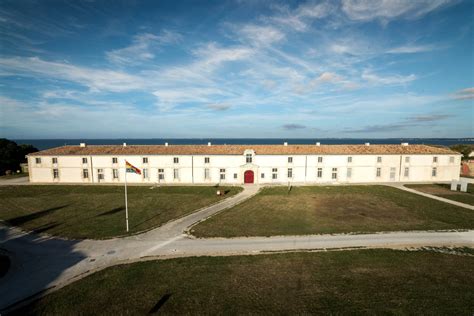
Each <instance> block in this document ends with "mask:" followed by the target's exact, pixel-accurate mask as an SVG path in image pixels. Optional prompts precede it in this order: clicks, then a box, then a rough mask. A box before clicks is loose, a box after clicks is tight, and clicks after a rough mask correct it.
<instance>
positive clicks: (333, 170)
mask: <svg viewBox="0 0 474 316" xmlns="http://www.w3.org/2000/svg"><path fill="white" fill-rule="evenodd" d="M331 179H332V180H337V168H332V172H331Z"/></svg>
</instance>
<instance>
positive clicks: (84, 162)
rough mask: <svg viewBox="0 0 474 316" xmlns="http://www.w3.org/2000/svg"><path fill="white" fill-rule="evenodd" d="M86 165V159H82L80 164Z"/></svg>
mask: <svg viewBox="0 0 474 316" xmlns="http://www.w3.org/2000/svg"><path fill="white" fill-rule="evenodd" d="M86 163H87V157H82V164H84V165H85V164H86Z"/></svg>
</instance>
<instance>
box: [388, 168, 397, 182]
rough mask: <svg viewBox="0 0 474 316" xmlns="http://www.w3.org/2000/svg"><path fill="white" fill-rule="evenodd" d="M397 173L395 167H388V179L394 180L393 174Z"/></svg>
mask: <svg viewBox="0 0 474 316" xmlns="http://www.w3.org/2000/svg"><path fill="white" fill-rule="evenodd" d="M396 173H397V168H390V180H392V181H393V180H395V174H396Z"/></svg>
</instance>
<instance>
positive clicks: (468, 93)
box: [452, 87, 474, 100]
mask: <svg viewBox="0 0 474 316" xmlns="http://www.w3.org/2000/svg"><path fill="white" fill-rule="evenodd" d="M452 97H453V98H454V99H456V100H471V99H474V87H473V88H466V89H462V90H459V91H456V92H455V93H454V94H453V96H452Z"/></svg>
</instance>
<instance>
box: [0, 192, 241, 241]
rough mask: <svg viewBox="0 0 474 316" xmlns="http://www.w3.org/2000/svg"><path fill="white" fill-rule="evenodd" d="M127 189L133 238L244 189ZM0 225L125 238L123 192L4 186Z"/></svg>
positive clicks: (67, 234)
mask: <svg viewBox="0 0 474 316" xmlns="http://www.w3.org/2000/svg"><path fill="white" fill-rule="evenodd" d="M225 190H228V193H227V194H226V195H225V196H224V197H221V196H217V195H216V188H215V187H202V186H196V187H160V188H154V189H150V187H148V186H146V187H145V186H129V187H128V209H129V220H130V232H131V233H135V232H139V231H143V230H146V229H149V228H152V227H156V226H160V225H162V224H164V223H166V222H168V221H170V220H172V219H176V218H178V217H181V216H183V215H186V214H189V213H192V212H193V211H195V210H197V209H199V208H201V207H204V206H206V205H209V204H212V203H215V202H217V201H219V200H222V199H224V198H225V197H229V196H231V195H234V194H236V193H238V192H240V191H241V190H242V188H240V187H228V188H225ZM0 219H2V220H5V221H6V222H8V223H9V224H11V225H14V226H20V227H22V228H25V229H27V230H31V231H36V232H44V233H48V234H52V235H58V236H63V237H68V238H97V239H100V238H108V237H113V236H120V235H124V234H126V233H125V202H124V188H123V186H69V185H67V186H66V185H64V186H59V185H50V186H43V185H32V186H1V187H0Z"/></svg>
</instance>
